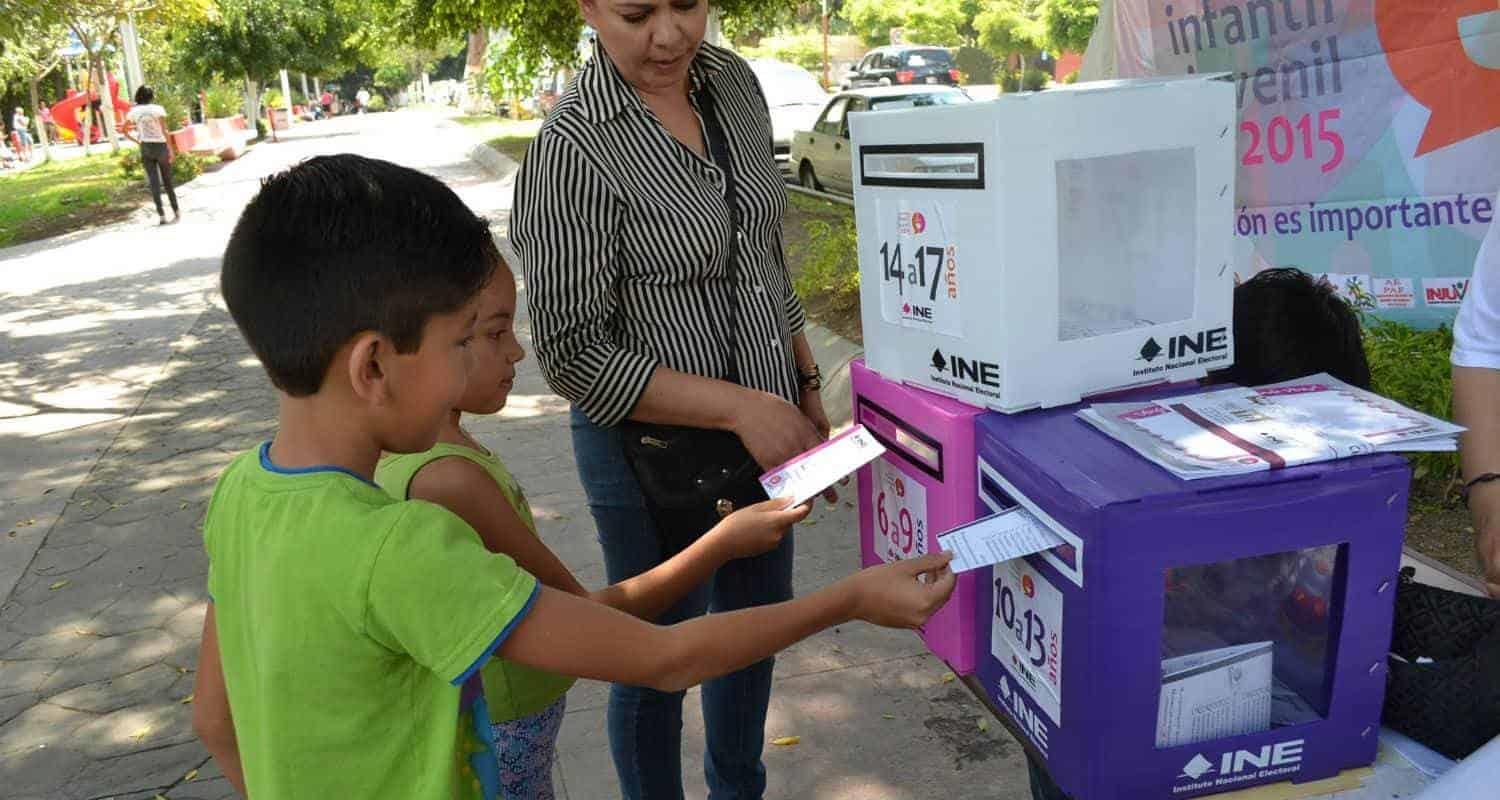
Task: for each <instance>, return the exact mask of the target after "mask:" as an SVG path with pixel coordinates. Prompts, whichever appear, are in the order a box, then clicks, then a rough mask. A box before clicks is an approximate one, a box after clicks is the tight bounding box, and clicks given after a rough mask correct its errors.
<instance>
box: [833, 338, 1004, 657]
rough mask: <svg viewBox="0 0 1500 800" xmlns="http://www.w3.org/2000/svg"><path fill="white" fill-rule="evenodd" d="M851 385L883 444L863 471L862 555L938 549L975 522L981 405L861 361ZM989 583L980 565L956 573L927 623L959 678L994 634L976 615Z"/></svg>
mask: <svg viewBox="0 0 1500 800" xmlns="http://www.w3.org/2000/svg"><path fill="white" fill-rule="evenodd" d="M850 382H851V384H852V386H853V388H854V421H855V422H857V423H860V424H862V425H864V426H865V428H866V429H867V430H869V432H870V433H871V434H873V435H874V436H875V438H876V439H879V440H880V442H881V443H882V444H884V445H885V447H886V453H885V455H883V456H881V457H880V458H877V459H875V460H874V461H873V462H871V463H870V464H869V465H868V466H866V467H864V468H862V469H860V471H859V476H858V481H859V543H860V544H859V550H860V560H861V561H862V562H863V564H864V565H865V566H867V567H869V566H873V565H876V564H881V563H888V562H891V561H896V560H900V559H906V558H915V557H917V556H922V555H926V554H928V553H935V552H937V551H938V550H939V548H938V545H937V535H938V534H939V533H942V532H944V531H946V530H949V529H950V528H954V527H956V526H958V525H962V524H963V523H965V522H970V521H972V520H973V519H974V491H975V489H974V479H975V472H974V431H975V427H974V421H975V420H976V419H977V418H978V417H979V416H980V415H982V414H984V413H985V412H984V410H983V409H980V408H975V407H974V406H969V405H965V404H963V403H960V402H958V401H957V400H952V399H949V398H947V397H943V396H941V395H936V394H933V393H931V392H927V391H923V390H921V389H915V388H912V387H910V386H903V385H901V384H899V383H894V382H892V381H888V380H886V379H884V378H882V377H880V376H879V375H876V374H875V373H874V372H872V371H870V370H869V369H868V368H867V367H865V363H864V360H863V359H857V360H855V361H854V362H853V364H851V365H850ZM985 585H986V581H985V576H984V575H983V574H982V571H981V570H975V571H971V572H967V573H964V574H962V575H959V576H958V587H957V588H955V589H954V590H953V596H952V597H951V598H949V600H948V603H947V604H946V605H944V606H943V607H942V608H941V609H939V610H938V612H937V613H936V614H934V615H932V618H931V619H929V620H928V621H927V624H926V625H924V626H922V631H921V633H922V641H923V642H925V643H926V645H927V648H928V649H929V650H931V651H932V652H933V653H934V654H936V655H937V656H938V657H939V658H941V659H943V660H944V661H946V662H948V666H950V667H952V668H953V671H954V672H957V673H958V674H960V675H968V674H970V673H972V672H973V671H974V667H975V665H976V660H977V658H978V656H979V652H980V645H982V644H983V642H984V640H986V639H987V638H988V637H989V627H988V623H987V622H985V621H984V619H983V618H976V617H975V614H974V607H975V605H976V604H977V603H978V602H979V595H980V594H981V593H983V591H984V589H985ZM980 623H984V624H983V625H981V624H980Z"/></svg>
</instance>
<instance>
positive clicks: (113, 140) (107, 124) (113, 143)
mask: <svg viewBox="0 0 1500 800" xmlns="http://www.w3.org/2000/svg"><path fill="white" fill-rule="evenodd" d="M96 60H97V61H98V62H99V67H98V69H99V85H100V92H99V116H100V117H101V118H103V120H104V138H105V139H108V140H109V151H110V152H111V153H118V152H120V137H119V136H117V135H115V93H114V92H113V91H111V90H110V87H109V73H108V72H105V71H104V62H103V59H98V58H97V57H96Z"/></svg>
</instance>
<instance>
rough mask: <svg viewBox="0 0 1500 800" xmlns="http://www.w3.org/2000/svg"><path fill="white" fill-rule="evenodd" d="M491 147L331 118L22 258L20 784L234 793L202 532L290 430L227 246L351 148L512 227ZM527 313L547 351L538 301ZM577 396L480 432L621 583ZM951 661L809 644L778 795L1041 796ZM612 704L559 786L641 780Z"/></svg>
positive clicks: (822, 559) (571, 791)
mask: <svg viewBox="0 0 1500 800" xmlns="http://www.w3.org/2000/svg"><path fill="white" fill-rule="evenodd" d="M468 145H469V142H468V141H467V140H466V139H465V138H464V136H463V133H462V131H461V130H459V129H457V128H456V127H453V126H446V125H441V126H434V125H433V121H432V119H431V118H429V117H425V116H421V115H417V114H404V113H403V114H386V115H370V116H367V117H361V118H356V119H346V120H334V121H331V122H328V123H317V124H314V125H309V126H304V127H303V128H300V129H299V130H298V131H297V134H296V135H295V136H293V137H291V141H288V142H285V143H282V144H279V145H267V146H261V147H257V148H255V150H253V151H252V152H251V153H250V155H249V156H247V157H246V159H245V160H243V161H242V162H238V163H236V164H231V165H228V166H226V167H225V169H224V170H222V171H221V172H219V173H216V174H214V175H211V176H208V177H207V178H205V179H201V182H195V183H194V184H193V185H192V186H190V187H189V190H190V191H189V192H184V207H185V208H188V209H190V211H189V214H190V216H189V219H192V220H194V221H193V222H192V223H184V225H183V226H181V227H179V228H177V229H169V230H167V231H159V230H155V229H148V228H144V227H141V225H140V223H139V222H133V223H127V224H124V225H120V226H115V227H113V228H109V229H105V230H102V231H95V232H90V233H87V234H82V235H77V236H72V237H64V238H63V239H62V240H53V241H50V242H42V243H36V244H34V245H28V246H25V247H23V248H13V249H12V250H7V251H0V352H4V353H5V354H6V355H5V357H4V358H3V360H0V379H3V383H0V385H4V386H6V387H7V389H6V390H5V392H3V393H0V787H3V789H0V795H3V796H5V797H7V798H16V800H23V799H25V798H47V800H53V798H80V799H82V798H89V799H92V798H103V797H119V798H151V797H154V796H155V795H158V794H160V795H162V796H164V797H167V798H218V797H226V796H229V795H230V791H229V788H228V786H227V783H226V782H225V781H224V780H223V779H222V778H220V777H219V776H218V773H217V772H216V770H215V769H214V768H213V765H212V764H211V763H209V762H208V761H207V756H206V754H205V752H204V751H203V750H202V748H201V747H200V745H198V743H197V742H196V741H194V740H193V738H192V733H191V729H190V725H189V720H190V716H191V706H190V704H189V703H188V702H186V701H188V694H189V692H191V686H192V680H193V674H192V669H193V667H194V665H195V663H196V649H197V639H198V633H199V629H200V627H201V623H202V615H203V611H204V605H203V603H204V588H203V582H204V576H205V570H206V562H205V559H204V556H203V552H202V547H201V540H200V535H201V533H200V531H199V524H200V522H201V518H202V514H203V507H204V504H205V503H206V501H207V498H208V494H209V492H210V490H211V488H212V480H213V476H214V475H215V474H216V473H217V471H218V470H219V469H221V468H222V467H223V465H224V464H225V463H227V461H228V460H229V459H230V458H231V457H232V456H233V455H234V454H235V453H237V452H239V451H241V450H243V449H245V448H247V447H250V446H252V445H253V444H255V443H256V442H258V441H260V440H262V439H264V438H265V437H266V436H267V435H268V434H269V432H270V430H271V426H272V424H273V420H274V412H275V406H274V398H273V396H272V395H271V393H270V391H269V389H268V387H267V385H266V382H265V380H264V378H263V375H262V373H261V372H260V370H259V368H258V366H257V365H256V363H255V361H254V359H253V358H252V357H251V356H250V354H249V352H248V350H247V349H246V348H245V346H244V344H243V342H242V341H241V340H240V339H239V336H238V334H237V333H236V331H235V330H234V327H233V325H232V323H231V322H230V320H229V318H228V315H227V314H226V313H225V312H224V311H223V309H222V308H221V307H220V305H219V302H218V299H217V295H216V293H215V291H214V278H215V276H216V271H217V267H218V263H217V254H218V250H219V249H221V248H222V245H223V241H224V237H226V236H227V233H228V226H229V225H230V224H231V223H232V220H233V218H234V216H235V214H236V213H237V212H238V209H239V207H240V206H241V205H243V202H244V200H245V199H246V198H248V197H249V195H250V194H251V193H252V192H253V191H254V189H255V186H256V185H257V184H258V180H259V178H260V177H261V176H262V175H264V174H267V173H269V172H271V171H273V170H275V169H277V168H279V167H281V166H283V165H284V164H287V163H291V162H292V161H295V160H298V159H300V158H303V157H306V156H308V155H311V154H313V153H317V152H336V151H341V150H352V151H357V152H363V153H367V154H370V155H376V156H380V157H386V158H392V159H393V160H399V161H402V162H403V163H407V164H409V165H412V166H416V167H418V168H421V169H424V170H427V171H430V172H433V173H434V174H437V175H439V176H440V177H442V178H443V179H444V180H446V181H448V182H449V183H450V185H453V186H454V187H455V188H456V189H457V190H458V191H459V192H460V194H461V195H462V196H463V197H464V199H465V200H466V202H468V203H470V205H471V206H472V207H473V208H475V210H476V211H478V212H480V213H483V214H485V215H486V216H488V217H489V218H491V219H492V220H494V221H495V222H496V223H497V228H499V229H502V230H503V224H504V222H505V217H506V209H507V208H508V205H509V192H508V184H507V182H506V181H504V180H497V179H495V178H494V177H493V176H491V175H489V174H486V173H485V172H484V171H482V170H481V168H480V167H478V166H477V165H476V164H475V163H474V162H472V161H470V160H469V159H467V158H466V157H465V155H464V153H465V151H466V150H467V147H468ZM519 328H520V332H521V334H522V336H523V337H525V338H526V340H527V341H528V342H529V333H530V330H529V325H528V324H527V321H526V319H525V318H524V316H523V318H522V319H521V320H520V325H519ZM830 344H832V345H834V346H835V347H836V346H837V345H838V343H837V342H830ZM826 352H829V353H833V352H834V350H828V351H826ZM13 354H14V355H13ZM842 355H843V356H844V357H847V355H848V350H847V347H845V348H844V350H843V352H842ZM830 357H833V356H830ZM830 402H842V403H847V399H844V400H831V401H830ZM565 412H566V406H565V404H564V403H563V402H562V401H561V400H560V399H558V398H557V397H555V396H553V395H551V394H550V392H549V391H548V390H547V389H546V387H545V385H544V384H543V383H542V381H541V379H540V376H539V375H538V373H537V370H536V366H535V363H534V362H533V361H527V362H525V363H524V364H523V365H522V369H521V374H520V376H519V378H518V381H517V385H516V389H515V394H514V395H513V396H512V402H511V404H510V406H509V408H507V409H506V411H505V412H504V413H503V414H502V415H500V416H499V417H496V418H492V419H488V420H482V421H479V422H477V423H475V424H474V425H473V428H474V430H475V432H476V434H477V435H478V436H479V437H480V438H481V439H482V440H483V441H485V442H486V443H487V444H489V445H491V446H493V447H494V448H495V449H496V450H498V451H499V452H500V453H502V454H506V455H507V456H508V463H509V464H510V465H511V467H512V468H513V470H514V472H515V474H516V476H517V477H518V478H519V479H520V480H521V482H522V483H523V484H524V485H525V486H526V487H527V490H528V492H529V494H530V496H531V499H532V501H533V504H534V506H535V508H536V512H537V516H538V519H539V523H540V526H541V529H542V534H543V538H544V539H546V541H547V543H548V544H549V545H550V546H552V547H553V548H554V549H555V550H556V551H557V552H558V554H559V555H560V556H561V557H562V558H563V560H564V561H565V562H566V563H567V564H568V565H569V566H570V567H571V568H573V569H574V570H575V571H576V572H577V573H578V574H579V576H580V578H581V579H582V580H583V581H584V583H585V584H587V585H591V586H597V585H601V584H602V582H603V565H602V559H601V556H600V552H599V548H598V545H597V543H596V542H595V541H594V538H593V527H592V523H591V520H590V519H589V515H588V512H587V509H586V508H585V507H584V504H583V497H582V491H581V489H580V487H579V485H578V481H577V477H576V475H575V473H574V467H573V460H572V453H571V450H570V448H569V446H568V435H567V416H566V413H565ZM27 522H29V523H30V524H24V525H23V524H22V523H27ZM12 529H14V531H15V536H14V537H11V536H9V535H8V533H9V532H10V531H11V530H12ZM854 530H855V525H854V511H853V509H852V507H851V506H850V505H849V504H848V503H847V502H841V503H840V504H838V505H837V506H836V507H834V508H823V509H820V510H819V512H818V513H817V514H816V515H815V517H814V518H813V520H811V521H810V522H808V523H806V524H805V525H804V526H803V527H802V528H801V529H800V530H799V533H798V541H797V559H796V571H797V588H798V590H799V591H806V590H809V589H811V588H814V587H816V586H821V585H824V584H826V583H828V582H830V581H832V580H835V579H837V578H838V577H841V576H843V575H845V574H848V573H849V572H850V571H852V570H854V569H855V568H857V566H858V560H859V559H858V550H857V545H856V541H855V535H854ZM33 550H34V551H35V555H34V557H33V556H32V551H33ZM7 569H9V570H10V572H11V573H12V574H13V577H12V578H11V579H10V580H12V581H14V589H13V590H11V589H10V587H9V584H8V583H6V582H5V576H6V574H7ZM945 673H946V670H945V669H944V668H943V667H942V666H941V664H940V663H938V662H936V661H935V660H934V659H932V658H931V657H930V656H928V655H926V654H925V652H924V651H923V650H922V648H921V646H920V644H919V642H918V641H917V640H916V639H915V637H914V636H912V635H911V634H909V633H901V632H889V631H881V630H877V629H874V628H871V627H870V626H866V625H851V626H845V627H843V628H842V629H839V630H836V631H829V632H826V633H824V634H821V635H819V636H817V637H814V638H813V639H810V640H808V641H807V642H804V643H803V644H801V645H798V646H796V647H794V648H792V649H791V650H789V651H787V653H785V654H784V655H783V656H782V657H781V658H780V660H779V661H778V666H777V675H778V683H777V687H776V694H775V697H774V699H773V704H772V711H771V724H770V728H771V730H770V731H768V733H769V734H770V736H772V737H775V736H783V735H796V736H800V737H801V744H799V745H797V746H795V747H786V748H779V747H768V752H767V756H766V763H767V766H768V769H769V772H770V780H771V788H770V791H769V792H768V795H767V796H768V797H774V798H793V799H796V800H801V799H804V798H805V799H807V800H813V799H814V798H816V799H817V800H835V799H837V800H855V799H856V798H859V799H868V800H876V799H877V798H878V799H880V800H905V799H907V798H912V799H915V798H918V797H923V798H925V797H934V796H949V797H964V798H969V797H983V798H1022V797H1024V796H1026V793H1025V770H1024V761H1023V758H1022V755H1021V749H1020V747H1019V745H1017V744H1015V743H1014V742H1013V741H1011V740H1010V739H1009V738H1008V737H1007V736H1006V734H1004V733H1003V732H1000V731H999V730H998V727H999V726H998V725H991V726H989V728H990V729H989V730H987V731H986V730H982V729H981V728H980V720H981V719H982V716H981V711H980V709H979V708H978V706H977V705H976V704H975V703H974V701H973V700H972V699H970V698H969V697H968V696H967V694H966V693H965V691H964V690H963V689H962V688H961V687H960V686H959V684H958V683H956V682H946V681H945V680H944V676H945ZM605 695H606V690H605V687H604V686H602V685H600V684H595V683H591V682H584V683H583V684H581V685H580V686H579V687H578V688H577V689H575V690H574V692H573V693H572V694H571V695H570V698H569V700H570V702H569V714H568V716H567V719H566V721H565V723H564V727H563V737H562V746H561V753H560V760H559V764H558V767H557V783H558V788H559V790H560V791H559V795H560V796H561V797H566V798H571V800H602V799H603V798H609V797H617V796H618V792H617V790H616V789H615V780H614V772H613V768H612V766H611V765H610V762H609V756H608V747H607V742H606V739H605V735H604V698H605ZM688 709H689V713H688V714H686V715H685V716H686V719H685V728H686V737H685V741H686V744H685V747H684V762H685V779H686V783H687V785H688V787H689V789H688V796H689V797H692V798H702V797H703V796H704V795H705V792H704V789H703V779H702V777H701V776H702V769H701V755H700V754H701V741H702V740H701V730H702V721H701V715H700V714H699V713H698V710H697V700H696V692H695V693H694V694H693V695H692V696H690V698H689V703H688Z"/></svg>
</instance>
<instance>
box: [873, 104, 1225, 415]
mask: <svg viewBox="0 0 1500 800" xmlns="http://www.w3.org/2000/svg"><path fill="white" fill-rule="evenodd" d="M850 130H851V138H852V141H853V145H854V146H853V148H852V150H853V152H852V154H851V157H852V158H853V160H854V161H853V164H852V168H853V174H854V186H855V190H854V205H855V214H856V220H857V223H858V229H859V265H860V280H861V288H860V302H861V309H862V315H863V324H864V336H865V348H866V352H865V358H866V362H867V363H868V365H869V366H870V367H871V368H872V369H874V370H875V371H877V372H879V373H881V374H882V375H884V376H885V377H887V378H890V379H892V380H897V381H903V382H907V383H911V384H915V385H918V386H922V387H924V388H927V389H931V390H933V391H937V392H940V393H943V394H947V395H949V396H952V397H955V398H957V399H959V400H963V401H966V402H969V403H971V404H974V405H981V406H988V407H990V408H995V409H998V410H1001V411H1020V410H1023V409H1027V408H1035V407H1038V406H1043V407H1049V406H1057V405H1063V404H1067V403H1073V402H1076V401H1078V400H1079V399H1080V398H1082V397H1084V396H1086V395H1090V394H1096V393H1100V392H1104V391H1109V390H1112V389H1116V388H1124V387H1128V386H1139V385H1146V384H1152V383H1162V382H1171V381H1180V380H1187V379H1192V378H1197V377H1202V376H1203V375H1204V374H1206V373H1207V371H1208V370H1210V369H1217V368H1220V367H1225V366H1228V365H1229V364H1230V363H1231V361H1232V359H1233V355H1234V344H1233V341H1232V331H1231V324H1230V323H1231V309H1232V302H1233V288H1234V274H1233V271H1232V269H1231V253H1230V250H1231V244H1232V241H1231V240H1232V236H1233V223H1234V218H1233V214H1234V175H1235V152H1234V144H1235V137H1236V127H1235V95H1234V86H1233V84H1231V83H1229V82H1228V81H1227V80H1225V79H1223V78H1220V77H1205V76H1192V77H1187V78H1174V79H1147V80H1132V81H1103V82H1096V83H1088V84H1078V85H1074V86H1070V87H1064V88H1059V89H1053V90H1048V91H1045V92H1036V93H1025V94H1014V95H1005V96H1003V97H1001V98H999V99H997V100H994V101H990V102H983V103H966V104H962V105H953V106H926V107H920V108H912V109H905V110H899V111H880V112H870V113H863V114H852V115H850Z"/></svg>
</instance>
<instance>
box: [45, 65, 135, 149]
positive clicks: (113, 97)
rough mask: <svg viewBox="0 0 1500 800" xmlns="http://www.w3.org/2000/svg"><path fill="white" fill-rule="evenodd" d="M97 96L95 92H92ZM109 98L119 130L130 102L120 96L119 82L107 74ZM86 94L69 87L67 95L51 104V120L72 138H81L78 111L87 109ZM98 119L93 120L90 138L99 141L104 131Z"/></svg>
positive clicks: (116, 127)
mask: <svg viewBox="0 0 1500 800" xmlns="http://www.w3.org/2000/svg"><path fill="white" fill-rule="evenodd" d="M94 96H95V97H97V96H98V95H97V93H95V94H94ZM109 99H110V104H111V105H112V106H113V107H114V111H115V130H119V129H120V126H121V125H122V124H123V123H124V120H125V113H126V112H127V111H129V110H130V106H131V104H130V103H128V102H126V101H125V100H123V99H121V98H120V82H119V81H118V80H116V79H115V76H113V75H111V76H109ZM88 100H89V98H88V96H87V95H85V94H84V93H83V92H80V91H78V90H76V89H69V90H68V96H67V97H65V98H63V99H62V100H60V101H58V102H57V103H56V104H55V105H53V106H52V120H53V121H54V122H56V123H57V127H59V128H63V129H64V130H67V131H68V132H69V133H72V134H73V140H74V141H78V140H80V139H82V138H83V124H82V122H81V121H80V118H79V117H80V113H81V112H82V113H86V112H87V111H88V105H89V103H88ZM101 128H102V124H101V122H100V121H99V120H95V121H94V127H93V130H92V131H90V137H89V138H90V139H92V140H93V141H94V142H100V141H103V139H104V131H103V130H101Z"/></svg>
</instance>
